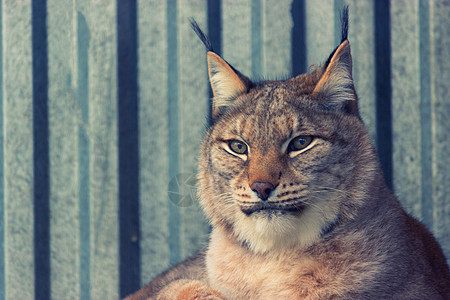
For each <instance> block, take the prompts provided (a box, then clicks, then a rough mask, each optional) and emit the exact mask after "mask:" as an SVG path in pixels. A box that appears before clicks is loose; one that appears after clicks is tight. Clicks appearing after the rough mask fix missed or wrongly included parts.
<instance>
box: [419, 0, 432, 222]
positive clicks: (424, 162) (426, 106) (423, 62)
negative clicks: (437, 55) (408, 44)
mask: <svg viewBox="0 0 450 300" xmlns="http://www.w3.org/2000/svg"><path fill="white" fill-rule="evenodd" d="M419 47H420V48H419V51H420V57H419V60H420V131H421V132H420V135H421V149H420V153H421V169H422V174H421V181H422V195H421V196H422V205H421V208H422V221H423V222H424V223H425V225H426V226H427V227H428V228H433V173H432V151H433V141H432V130H431V71H430V66H431V61H430V4H429V1H428V0H419Z"/></svg>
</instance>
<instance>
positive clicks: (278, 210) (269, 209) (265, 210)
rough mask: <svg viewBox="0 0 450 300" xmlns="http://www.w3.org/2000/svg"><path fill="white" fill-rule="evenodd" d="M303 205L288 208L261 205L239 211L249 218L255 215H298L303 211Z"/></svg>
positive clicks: (242, 208)
mask: <svg viewBox="0 0 450 300" xmlns="http://www.w3.org/2000/svg"><path fill="white" fill-rule="evenodd" d="M304 208H305V206H304V205H295V206H288V207H277V206H274V205H270V204H262V205H258V206H253V207H241V211H242V212H243V213H244V214H246V215H247V216H250V215H252V214H256V213H262V214H267V215H274V214H276V215H285V214H299V213H301V212H302V211H303V210H304Z"/></svg>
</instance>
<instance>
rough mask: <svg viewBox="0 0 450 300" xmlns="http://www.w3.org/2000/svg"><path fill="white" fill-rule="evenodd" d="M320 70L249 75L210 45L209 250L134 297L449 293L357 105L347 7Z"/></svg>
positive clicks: (204, 172)
mask: <svg viewBox="0 0 450 300" xmlns="http://www.w3.org/2000/svg"><path fill="white" fill-rule="evenodd" d="M343 15H344V17H343V26H342V27H343V30H342V41H341V43H340V45H339V46H338V47H337V48H336V49H335V51H333V52H332V54H331V55H330V57H329V59H328V60H327V61H326V63H324V64H323V65H322V66H321V67H317V68H315V69H314V70H313V71H312V72H311V73H308V74H302V75H299V76H296V77H294V78H290V79H288V80H281V81H263V82H252V81H250V80H249V79H248V78H247V77H245V76H244V75H242V74H241V73H240V72H239V71H237V70H236V69H234V68H233V67H232V66H231V65H229V64H228V63H227V62H226V61H225V60H223V59H222V58H221V57H220V56H218V55H217V54H216V53H214V51H213V50H212V48H211V47H210V44H209V41H208V40H207V38H206V37H205V36H204V34H203V33H202V32H201V30H200V29H199V28H198V26H197V25H196V24H195V23H193V26H194V29H195V30H196V31H197V33H198V34H199V36H200V38H201V39H202V40H203V42H204V43H205V45H206V47H207V48H208V50H209V51H208V53H207V60H208V67H209V77H210V82H211V86H212V90H213V92H214V99H213V115H212V118H213V124H212V125H211V127H210V128H209V130H208V132H207V134H206V136H205V138H204V141H203V144H202V147H201V152H200V160H199V161H200V163H199V183H198V190H199V199H200V203H201V206H202V208H203V209H204V212H205V213H206V215H207V217H208V219H209V220H210V222H211V224H212V227H213V230H212V232H211V235H210V242H209V245H208V247H207V250H206V251H204V252H201V253H199V254H197V255H196V256H194V257H191V258H189V259H188V260H186V261H185V262H183V263H181V264H179V265H178V266H175V267H174V268H172V269H170V270H168V271H166V272H165V273H163V274H162V275H160V276H159V277H157V278H156V279H154V280H153V281H152V282H150V283H149V284H148V285H147V286H145V287H144V288H143V289H141V290H140V291H138V292H136V293H135V294H133V295H131V296H129V298H128V299H147V298H149V299H450V289H449V287H450V276H449V269H448V266H447V263H446V259H445V257H444V255H443V253H442V251H441V249H440V247H439V245H438V243H437V242H436V240H435V239H434V238H433V236H432V235H431V233H430V232H429V231H428V230H427V229H426V228H425V226H424V225H422V224H421V223H420V222H419V221H417V220H415V219H414V218H413V217H411V216H409V215H408V214H407V213H406V212H405V211H404V210H403V208H402V207H401V205H400V203H399V201H398V200H397V199H396V197H395V196H394V194H393V193H392V192H391V191H390V190H389V188H388V187H387V185H386V184H385V181H384V178H383V175H382V171H381V169H380V164H379V161H378V157H377V153H376V150H375V148H374V145H373V143H372V142H371V140H370V138H369V135H368V133H367V130H366V128H365V126H364V124H363V122H362V120H361V118H360V115H359V112H358V99H357V95H356V92H355V88H354V84H353V79H352V58H351V52H350V44H349V41H348V40H347V27H348V12H347V10H344V14H343Z"/></svg>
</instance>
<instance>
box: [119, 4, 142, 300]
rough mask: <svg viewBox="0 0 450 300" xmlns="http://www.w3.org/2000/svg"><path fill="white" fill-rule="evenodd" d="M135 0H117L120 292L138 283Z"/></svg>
mask: <svg viewBox="0 0 450 300" xmlns="http://www.w3.org/2000/svg"><path fill="white" fill-rule="evenodd" d="M136 15H137V6H136V0H132V1H120V0H118V1H117V31H118V32H117V34H118V44H117V47H118V51H117V52H118V53H117V55H118V65H117V67H118V126H119V128H118V131H119V141H118V143H119V236H120V252H119V256H120V258H119V260H120V262H119V268H120V270H119V272H120V275H119V276H120V295H121V296H122V297H125V296H127V295H129V294H131V293H132V292H134V291H136V290H138V289H139V287H140V282H141V279H140V247H139V128H138V122H139V115H138V109H139V108H138V106H139V105H138V83H137V19H136Z"/></svg>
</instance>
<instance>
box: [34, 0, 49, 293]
mask: <svg viewBox="0 0 450 300" xmlns="http://www.w3.org/2000/svg"><path fill="white" fill-rule="evenodd" d="M32 51H33V54H32V59H33V67H32V68H33V70H32V74H33V162H34V164H33V168H34V174H33V178H34V183H33V184H34V273H35V274H34V275H35V276H34V281H35V282H34V289H35V297H36V299H49V298H50V220H49V217H50V208H49V196H50V183H49V139H48V138H49V137H48V135H49V127H48V49H47V1H46V0H35V1H33V2H32Z"/></svg>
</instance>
